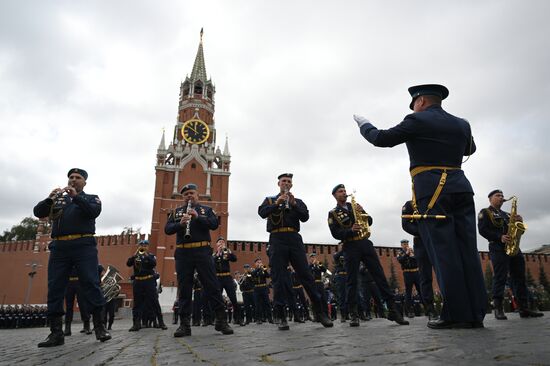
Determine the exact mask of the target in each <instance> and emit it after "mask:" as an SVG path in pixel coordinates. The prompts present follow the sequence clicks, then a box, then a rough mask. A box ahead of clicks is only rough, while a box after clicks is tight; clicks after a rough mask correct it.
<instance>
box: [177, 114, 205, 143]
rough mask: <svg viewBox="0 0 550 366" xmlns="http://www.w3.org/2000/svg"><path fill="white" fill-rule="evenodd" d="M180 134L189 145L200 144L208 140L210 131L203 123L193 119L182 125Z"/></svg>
mask: <svg viewBox="0 0 550 366" xmlns="http://www.w3.org/2000/svg"><path fill="white" fill-rule="evenodd" d="M181 134H182V136H183V138H184V140H185V141H187V142H189V143H190V144H202V143H204V142H205V141H206V140H207V139H208V136H209V135H210V129H209V128H208V125H207V124H206V123H205V122H204V121H201V120H200V119H195V118H193V119H190V120H187V121H185V122H184V123H183V127H182V128H181Z"/></svg>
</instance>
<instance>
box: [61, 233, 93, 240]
mask: <svg viewBox="0 0 550 366" xmlns="http://www.w3.org/2000/svg"><path fill="white" fill-rule="evenodd" d="M91 236H94V234H71V235H61V236H56V237H55V238H52V239H53V240H74V239H80V238H89V237H91Z"/></svg>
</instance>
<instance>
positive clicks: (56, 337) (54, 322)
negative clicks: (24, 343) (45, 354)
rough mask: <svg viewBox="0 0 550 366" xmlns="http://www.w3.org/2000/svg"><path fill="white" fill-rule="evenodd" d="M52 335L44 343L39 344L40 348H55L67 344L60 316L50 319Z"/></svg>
mask: <svg viewBox="0 0 550 366" xmlns="http://www.w3.org/2000/svg"><path fill="white" fill-rule="evenodd" d="M49 322H50V332H51V333H50V335H48V337H47V338H46V340H45V341H44V342H40V343H38V347H55V346H61V345H62V344H65V336H64V335H63V324H62V320H61V317H60V316H57V317H54V318H50V319H49Z"/></svg>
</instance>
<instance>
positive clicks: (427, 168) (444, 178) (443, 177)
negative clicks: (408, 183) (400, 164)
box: [410, 165, 460, 217]
mask: <svg viewBox="0 0 550 366" xmlns="http://www.w3.org/2000/svg"><path fill="white" fill-rule="evenodd" d="M430 170H442V173H441V177H440V178H439V184H438V185H437V188H436V189H435V192H434V194H433V195H432V198H431V199H430V202H429V203H428V207H427V208H426V212H425V213H424V215H427V214H428V211H430V210H431V209H432V208H433V207H434V205H435V202H436V201H437V199H438V198H439V195H440V194H441V191H442V190H443V187H444V186H445V182H447V170H460V167H454V166H439V165H427V166H417V167H416V168H413V169H412V170H411V171H410V173H411V179H412V206H413V210H414V213H413V214H418V213H419V212H418V207H417V206H416V193H415V191H414V177H415V176H416V175H418V174H420V173H424V172H427V171H430ZM440 216H444V215H440ZM426 217H427V216H426Z"/></svg>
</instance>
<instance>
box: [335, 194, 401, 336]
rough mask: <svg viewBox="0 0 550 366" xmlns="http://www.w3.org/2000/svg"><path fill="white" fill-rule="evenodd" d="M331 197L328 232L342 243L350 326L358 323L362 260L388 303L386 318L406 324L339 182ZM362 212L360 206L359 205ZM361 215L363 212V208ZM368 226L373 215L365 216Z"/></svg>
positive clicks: (372, 248) (369, 242) (355, 325)
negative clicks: (332, 200)
mask: <svg viewBox="0 0 550 366" xmlns="http://www.w3.org/2000/svg"><path fill="white" fill-rule="evenodd" d="M332 196H333V197H334V199H336V203H337V205H336V207H335V208H333V209H332V210H331V211H330V212H329V214H328V225H329V228H330V232H331V234H332V236H333V237H334V238H335V239H338V240H341V241H342V242H343V243H344V244H343V251H344V258H345V261H344V263H345V266H346V272H347V284H346V285H347V294H346V302H347V306H348V311H349V315H350V326H351V327H357V326H359V317H358V316H359V314H358V309H357V299H358V296H357V287H358V282H359V264H360V262H361V261H363V263H365V267H366V268H367V269H368V270H369V272H370V274H371V275H372V278H373V279H374V281H375V282H376V285H377V286H378V288H379V289H380V293H381V296H382V298H383V299H384V301H386V305H387V306H388V320H392V321H395V322H396V323H398V324H400V325H408V324H409V322H408V321H406V320H404V319H403V317H402V316H401V314H400V313H399V312H398V311H397V310H396V308H395V304H394V301H393V293H392V291H391V290H390V287H389V285H388V281H387V280H386V276H385V274H384V269H383V268H382V265H381V264H380V259H379V258H378V254H377V253H376V251H375V250H374V246H373V244H372V241H370V240H369V239H368V237H363V236H361V235H360V234H359V232H360V231H361V229H362V228H361V227H360V225H359V224H358V223H357V218H356V217H355V216H354V213H353V208H352V205H351V203H348V202H346V201H347V197H348V195H347V192H346V187H345V186H344V185H343V184H338V185H336V186H335V187H334V188H333V189H332ZM359 209H360V210H361V211H363V210H362V208H360V207H359ZM363 214H364V211H363ZM367 220H368V221H369V225H371V224H372V217H371V216H368V218H367Z"/></svg>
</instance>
